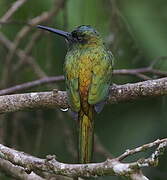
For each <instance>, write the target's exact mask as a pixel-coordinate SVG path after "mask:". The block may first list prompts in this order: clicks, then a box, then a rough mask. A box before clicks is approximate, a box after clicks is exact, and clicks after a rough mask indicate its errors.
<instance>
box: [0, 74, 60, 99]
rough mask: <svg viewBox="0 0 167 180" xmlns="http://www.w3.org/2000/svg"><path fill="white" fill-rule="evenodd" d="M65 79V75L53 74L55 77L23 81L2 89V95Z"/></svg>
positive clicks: (0, 91) (0, 93)
mask: <svg viewBox="0 0 167 180" xmlns="http://www.w3.org/2000/svg"><path fill="white" fill-rule="evenodd" d="M62 80H64V76H53V77H45V78H42V79H39V80H35V81H31V82H27V83H23V84H20V85H16V86H13V87H10V88H6V89H2V90H0V96H2V95H5V94H11V93H14V92H18V91H23V90H27V89H30V88H33V87H36V86H39V85H42V84H48V83H55V82H59V81H62Z"/></svg>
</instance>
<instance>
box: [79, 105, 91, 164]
mask: <svg viewBox="0 0 167 180" xmlns="http://www.w3.org/2000/svg"><path fill="white" fill-rule="evenodd" d="M78 118H79V152H78V156H79V163H81V164H85V163H89V162H90V161H91V160H92V152H93V139H94V108H93V106H89V108H88V111H87V113H84V112H83V110H80V112H79V116H78Z"/></svg>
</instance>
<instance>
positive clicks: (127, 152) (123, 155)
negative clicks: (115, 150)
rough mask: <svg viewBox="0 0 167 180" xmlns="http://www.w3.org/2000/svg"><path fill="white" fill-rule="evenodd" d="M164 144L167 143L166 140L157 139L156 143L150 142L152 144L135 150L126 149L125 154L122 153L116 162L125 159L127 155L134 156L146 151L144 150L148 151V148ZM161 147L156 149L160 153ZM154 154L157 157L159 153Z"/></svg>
mask: <svg viewBox="0 0 167 180" xmlns="http://www.w3.org/2000/svg"><path fill="white" fill-rule="evenodd" d="M164 142H167V138H165V139H161V140H159V139H157V140H156V141H154V142H152V143H148V144H144V145H143V146H140V147H137V148H135V149H131V150H130V149H128V150H126V152H125V153H123V154H122V155H121V156H119V157H118V160H119V161H122V160H123V159H125V158H126V157H128V156H129V155H132V154H136V153H138V152H141V151H146V150H148V149H149V148H152V147H154V146H157V145H158V144H161V145H162V144H163V143H164ZM161 147H162V146H160V147H158V149H157V150H158V152H160V149H161ZM155 152H156V151H155ZM156 154H158V156H159V153H156Z"/></svg>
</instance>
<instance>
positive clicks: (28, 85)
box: [0, 36, 167, 95]
mask: <svg viewBox="0 0 167 180" xmlns="http://www.w3.org/2000/svg"><path fill="white" fill-rule="evenodd" d="M0 38H1V36H0ZM34 68H35V69H36V68H37V67H34ZM147 72H150V73H153V74H156V75H159V76H162V77H164V76H167V72H163V71H159V70H157V69H150V68H139V69H118V70H114V72H113V74H114V75H134V74H135V75H136V76H140V78H142V79H146V80H149V79H150V78H149V77H147V76H145V75H143V74H141V73H147ZM39 74H41V73H39ZM63 80H64V76H63V75H61V76H52V77H44V78H42V79H38V80H35V81H30V82H27V83H22V84H19V85H16V86H13V87H10V88H6V89H2V90H0V95H5V94H11V93H15V92H19V91H23V90H26V89H30V88H33V87H36V86H39V85H43V84H49V83H55V82H59V81H63Z"/></svg>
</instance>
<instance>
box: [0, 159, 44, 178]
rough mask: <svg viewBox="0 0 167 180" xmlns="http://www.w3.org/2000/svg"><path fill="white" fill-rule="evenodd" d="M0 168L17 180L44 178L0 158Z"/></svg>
mask: <svg viewBox="0 0 167 180" xmlns="http://www.w3.org/2000/svg"><path fill="white" fill-rule="evenodd" d="M0 170H1V171H2V172H4V173H5V174H7V175H8V176H10V177H12V178H15V179H18V180H44V179H43V178H41V177H40V176H38V175H36V174H35V173H34V172H31V173H30V174H28V173H27V172H26V170H25V169H24V168H23V167H20V166H16V165H14V164H12V163H11V162H9V161H7V160H4V159H1V158H0Z"/></svg>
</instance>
